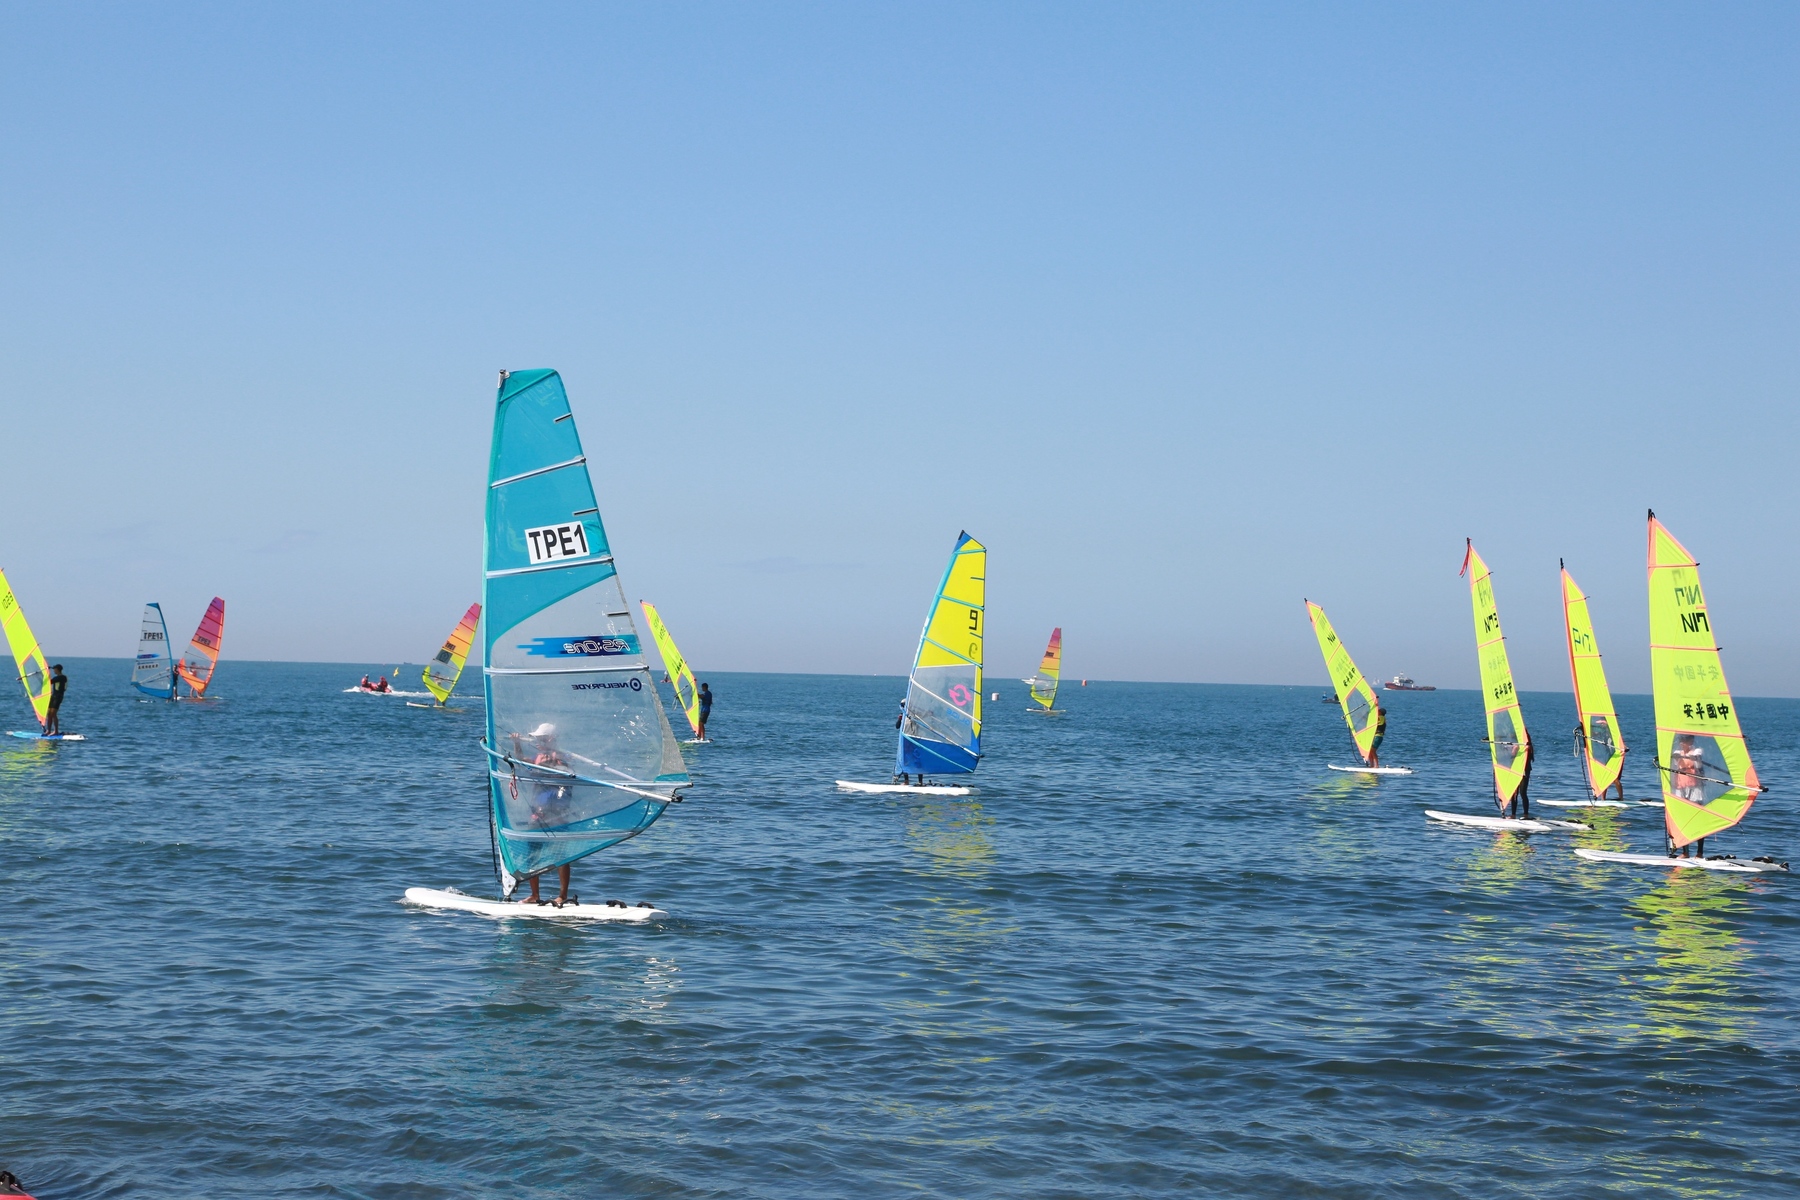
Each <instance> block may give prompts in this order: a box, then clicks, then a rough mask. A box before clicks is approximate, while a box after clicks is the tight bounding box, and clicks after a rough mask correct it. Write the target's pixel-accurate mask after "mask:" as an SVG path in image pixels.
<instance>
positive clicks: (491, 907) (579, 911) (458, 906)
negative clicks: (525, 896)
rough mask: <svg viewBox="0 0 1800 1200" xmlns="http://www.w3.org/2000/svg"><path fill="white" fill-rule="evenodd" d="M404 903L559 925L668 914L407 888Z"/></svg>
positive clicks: (651, 908)
mask: <svg viewBox="0 0 1800 1200" xmlns="http://www.w3.org/2000/svg"><path fill="white" fill-rule="evenodd" d="M406 902H407V903H408V904H417V905H419V906H420V907H421V908H445V909H452V910H454V911H456V912H472V913H480V914H481V915H482V916H484V917H545V918H554V919H556V920H559V921H648V920H649V919H650V918H652V917H666V916H668V915H669V914H668V913H666V912H664V911H663V910H662V909H660V908H656V907H654V906H653V905H649V904H625V905H619V904H611V903H600V904H593V903H588V904H580V903H577V902H575V901H570V902H569V903H568V904H565V905H563V906H562V907H561V908H558V907H556V906H555V905H554V904H547V903H546V904H521V903H520V902H519V901H517V900H489V899H487V898H486V897H485V896H471V895H469V894H467V893H466V892H458V891H440V890H438V889H437V888H419V887H414V888H407V889H406Z"/></svg>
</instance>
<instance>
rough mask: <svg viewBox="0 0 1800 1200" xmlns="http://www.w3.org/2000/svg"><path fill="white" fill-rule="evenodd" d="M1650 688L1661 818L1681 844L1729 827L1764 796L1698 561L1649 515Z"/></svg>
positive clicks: (1677, 842)
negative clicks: (1728, 679)
mask: <svg viewBox="0 0 1800 1200" xmlns="http://www.w3.org/2000/svg"><path fill="white" fill-rule="evenodd" d="M1649 573H1650V686H1651V690H1652V691H1653V692H1654V693H1655V695H1656V766H1657V771H1658V773H1659V774H1660V775H1661V776H1662V794H1663V821H1664V824H1665V825H1666V826H1667V827H1668V831H1669V841H1670V843H1671V844H1672V845H1674V846H1677V847H1680V846H1685V845H1687V844H1688V843H1690V842H1695V841H1698V840H1699V839H1701V838H1703V837H1709V836H1711V835H1712V834H1715V833H1718V832H1720V831H1721V830H1725V829H1730V828H1731V827H1732V826H1733V825H1736V824H1737V823H1738V822H1739V821H1741V820H1743V819H1744V817H1745V816H1746V815H1747V814H1748V813H1749V812H1750V806H1751V804H1753V803H1755V801H1756V798H1757V796H1758V795H1760V794H1761V793H1762V790H1763V788H1762V784H1761V783H1760V782H1758V780H1757V778H1756V766H1755V764H1753V763H1752V762H1751V761H1750V750H1749V748H1748V747H1747V746H1745V744H1744V732H1743V730H1742V729H1741V728H1739V726H1738V715H1737V705H1736V704H1734V703H1733V702H1732V699H1731V689H1730V688H1728V687H1726V686H1725V669H1724V666H1723V664H1722V663H1721V662H1720V660H1719V644H1718V642H1717V641H1716V640H1715V636H1714V634H1713V627H1712V616H1711V614H1710V613H1709V612H1708V610H1707V607H1706V596H1705V594H1704V593H1702V592H1701V590H1700V564H1699V563H1697V562H1695V561H1694V556H1693V555H1691V554H1689V553H1688V552H1687V547H1685V546H1683V545H1682V544H1681V543H1680V542H1678V541H1676V540H1675V535H1674V534H1672V533H1670V532H1669V531H1668V530H1667V529H1665V528H1663V525H1662V522H1660V521H1658V520H1657V519H1656V514H1655V513H1651V514H1650V547H1649Z"/></svg>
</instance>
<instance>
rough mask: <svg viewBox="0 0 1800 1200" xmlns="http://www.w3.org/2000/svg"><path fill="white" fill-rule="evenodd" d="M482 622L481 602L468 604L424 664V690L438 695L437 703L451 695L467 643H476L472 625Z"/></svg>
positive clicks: (460, 668)
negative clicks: (458, 619) (434, 652)
mask: <svg viewBox="0 0 1800 1200" xmlns="http://www.w3.org/2000/svg"><path fill="white" fill-rule="evenodd" d="M480 623H481V605H479V604H471V605H469V611H467V612H465V613H464V614H463V615H462V620H460V621H458V622H457V623H456V628H455V629H452V630H451V631H450V636H449V637H447V638H445V639H444V644H443V646H442V647H440V648H439V650H438V652H437V654H436V655H435V656H434V657H433V658H432V660H431V661H430V662H428V663H426V664H425V672H424V683H425V690H426V691H428V692H430V693H431V694H432V695H433V696H435V697H437V702H438V703H439V704H442V703H444V702H445V701H446V700H448V699H450V693H451V692H454V691H455V690H456V681H457V680H458V679H461V678H462V673H463V664H464V663H466V662H468V661H469V647H470V646H473V645H474V644H475V627H476V626H477V625H479V624H480Z"/></svg>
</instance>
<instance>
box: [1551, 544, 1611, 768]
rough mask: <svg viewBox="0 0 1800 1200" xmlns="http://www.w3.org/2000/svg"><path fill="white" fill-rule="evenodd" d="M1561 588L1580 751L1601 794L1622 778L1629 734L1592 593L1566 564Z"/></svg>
mask: <svg viewBox="0 0 1800 1200" xmlns="http://www.w3.org/2000/svg"><path fill="white" fill-rule="evenodd" d="M1562 593H1563V632H1564V633H1565V634H1566V635H1567V636H1568V645H1569V677H1570V679H1572V680H1573V681H1574V685H1575V712H1576V715H1577V717H1578V719H1579V720H1580V727H1579V728H1580V734H1579V743H1580V746H1581V757H1582V762H1583V764H1584V765H1585V766H1586V768H1587V780H1588V791H1590V792H1592V793H1593V796H1594V799H1596V800H1599V799H1601V798H1602V797H1604V796H1605V795H1606V793H1607V790H1608V789H1610V788H1612V787H1613V786H1614V785H1615V784H1617V783H1618V782H1619V772H1620V771H1623V770H1624V769H1625V735H1624V733H1623V732H1621V730H1620V729H1619V714H1618V712H1617V711H1616V710H1615V709H1614V707H1613V698H1612V689H1610V688H1608V687H1607V686H1606V670H1605V668H1604V667H1602V666H1601V665H1600V643H1599V642H1598V641H1597V640H1595V638H1594V623H1593V620H1592V619H1591V618H1590V617H1589V616H1588V602H1587V594H1586V593H1584V592H1583V591H1582V590H1581V588H1580V587H1579V586H1578V585H1577V584H1576V583H1575V577H1574V576H1573V575H1570V574H1569V571H1568V568H1567V567H1565V568H1563V573H1562ZM1621 791H1622V789H1621ZM1621 798H1622V797H1621Z"/></svg>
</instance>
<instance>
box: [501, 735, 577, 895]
mask: <svg viewBox="0 0 1800 1200" xmlns="http://www.w3.org/2000/svg"><path fill="white" fill-rule="evenodd" d="M527 736H528V737H530V739H531V740H532V741H534V742H536V743H537V754H536V755H534V756H533V757H532V760H531V762H532V765H534V766H539V767H555V768H557V769H559V770H567V769H568V766H569V762H568V760H567V759H565V758H564V757H563V756H562V754H561V752H560V751H558V750H557V748H556V726H554V725H552V724H551V723H550V722H548V721H545V722H544V723H543V724H542V725H539V726H538V727H537V728H536V729H534V730H532V731H531V733H530V734H528V735H527ZM515 745H516V743H515ZM532 786H533V795H532V798H531V823H532V824H533V825H551V824H555V823H556V822H557V821H559V820H560V819H561V818H562V816H563V811H562V810H563V807H564V802H565V801H566V800H567V798H568V795H569V789H568V788H567V787H566V786H563V785H561V784H555V783H537V784H533V785H532ZM539 874H542V872H539ZM556 878H557V883H558V884H559V885H560V886H559V887H558V888H557V892H556V899H555V900H553V901H551V903H552V904H554V905H555V906H556V907H557V908H561V907H562V906H563V905H565V904H567V903H568V902H569V899H570V897H569V864H568V863H564V864H563V865H562V866H560V867H558V868H557V869H556ZM526 882H527V883H529V884H531V895H529V896H525V897H522V898H521V899H520V901H519V903H521V904H542V903H543V902H544V901H543V900H542V899H541V898H540V897H539V896H538V876H537V875H528V876H526Z"/></svg>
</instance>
